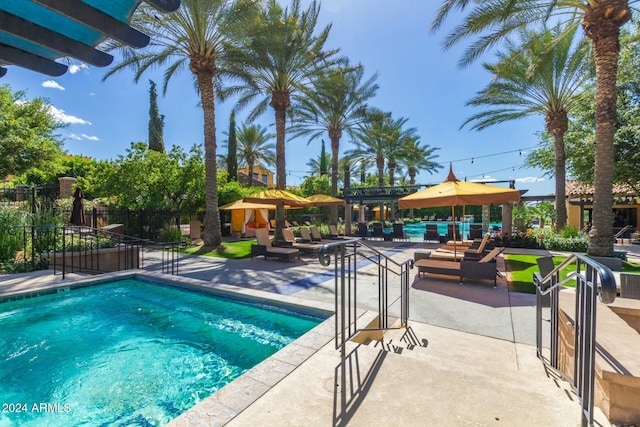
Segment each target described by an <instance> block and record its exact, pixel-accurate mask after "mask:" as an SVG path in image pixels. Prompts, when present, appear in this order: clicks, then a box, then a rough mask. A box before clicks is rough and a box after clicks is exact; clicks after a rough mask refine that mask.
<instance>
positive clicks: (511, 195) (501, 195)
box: [398, 167, 520, 209]
mask: <svg viewBox="0 0 640 427" xmlns="http://www.w3.org/2000/svg"><path fill="white" fill-rule="evenodd" d="M518 201H520V191H518V190H514V189H510V188H503V187H497V186H495V185H487V184H480V183H477V182H466V181H459V180H458V179H457V178H456V176H455V175H454V174H453V170H452V169H451V167H449V176H447V179H445V180H444V182H442V183H441V184H438V185H434V186H433V187H429V188H426V189H424V190H420V191H418V192H416V193H413V194H410V195H408V196H405V197H403V198H401V199H400V200H398V207H399V208H400V209H408V208H431V207H438V206H466V205H475V206H482V205H502V204H505V203H511V202H518Z"/></svg>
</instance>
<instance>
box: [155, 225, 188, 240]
mask: <svg viewBox="0 0 640 427" xmlns="http://www.w3.org/2000/svg"><path fill="white" fill-rule="evenodd" d="M160 241H161V242H182V241H186V240H185V238H184V236H182V232H181V231H180V229H179V228H178V227H169V228H165V229H164V230H162V232H161V233H160Z"/></svg>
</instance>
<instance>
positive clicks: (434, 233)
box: [424, 224, 440, 243]
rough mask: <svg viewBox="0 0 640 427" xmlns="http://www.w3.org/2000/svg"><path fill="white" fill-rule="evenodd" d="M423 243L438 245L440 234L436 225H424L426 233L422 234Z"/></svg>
mask: <svg viewBox="0 0 640 427" xmlns="http://www.w3.org/2000/svg"><path fill="white" fill-rule="evenodd" d="M424 241H425V242H426V241H434V242H436V243H440V233H439V232H438V225H437V224H426V232H425V233H424Z"/></svg>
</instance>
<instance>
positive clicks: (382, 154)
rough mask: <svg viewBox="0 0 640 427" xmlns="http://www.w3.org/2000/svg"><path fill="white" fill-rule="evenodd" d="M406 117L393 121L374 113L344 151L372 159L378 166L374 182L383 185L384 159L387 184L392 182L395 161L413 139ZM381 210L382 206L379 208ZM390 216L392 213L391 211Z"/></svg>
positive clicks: (413, 135) (413, 130)
mask: <svg viewBox="0 0 640 427" xmlns="http://www.w3.org/2000/svg"><path fill="white" fill-rule="evenodd" d="M407 120H408V119H406V118H400V119H397V120H394V119H392V118H391V115H390V114H384V113H380V112H376V113H374V114H372V115H371V119H370V121H369V122H367V123H365V124H364V125H363V126H360V129H359V130H358V131H355V132H354V134H355V135H356V138H357V139H356V140H355V146H356V147H355V148H354V149H353V150H350V151H349V152H348V153H347V154H348V155H349V156H350V157H352V158H354V159H355V160H361V159H364V160H367V159H368V160H370V161H374V162H375V164H376V168H377V169H378V185H379V186H380V187H383V186H384V167H385V162H386V165H387V167H388V169H389V185H391V186H393V185H394V175H395V169H396V166H397V165H396V163H397V161H398V160H400V159H403V158H404V151H403V150H404V147H405V146H406V145H408V144H411V143H414V142H415V141H416V140H417V138H418V137H417V136H416V135H415V133H416V129H415V128H408V129H407V128H405V127H404V125H405V124H406V123H407ZM380 209H381V212H383V211H382V209H383V207H382V205H381V207H380ZM392 215H393V212H392Z"/></svg>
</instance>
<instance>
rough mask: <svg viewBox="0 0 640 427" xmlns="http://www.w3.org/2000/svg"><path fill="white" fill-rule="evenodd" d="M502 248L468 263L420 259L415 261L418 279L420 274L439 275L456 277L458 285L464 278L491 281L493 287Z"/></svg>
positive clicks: (495, 281) (463, 261)
mask: <svg viewBox="0 0 640 427" xmlns="http://www.w3.org/2000/svg"><path fill="white" fill-rule="evenodd" d="M502 249H503V248H495V249H494V250H492V251H491V252H489V253H488V254H487V255H485V256H484V257H483V258H482V259H481V260H479V261H469V260H465V259H463V260H462V261H460V262H456V261H440V260H433V259H420V260H418V261H416V263H415V266H416V267H418V277H421V276H422V273H431V274H441V275H445V276H458V277H459V278H460V284H462V282H463V279H464V278H471V279H476V280H493V287H494V288H495V287H496V285H497V279H496V277H497V275H498V270H497V268H496V257H497V256H498V255H499V254H500V252H502Z"/></svg>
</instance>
